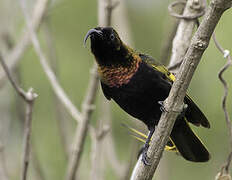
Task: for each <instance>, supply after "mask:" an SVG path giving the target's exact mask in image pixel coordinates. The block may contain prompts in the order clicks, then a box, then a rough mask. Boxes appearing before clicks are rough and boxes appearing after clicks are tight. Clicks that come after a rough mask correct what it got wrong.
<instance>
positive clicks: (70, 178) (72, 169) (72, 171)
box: [66, 64, 98, 180]
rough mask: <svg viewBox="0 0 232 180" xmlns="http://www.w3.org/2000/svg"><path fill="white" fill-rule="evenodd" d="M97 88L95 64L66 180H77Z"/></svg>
mask: <svg viewBox="0 0 232 180" xmlns="http://www.w3.org/2000/svg"><path fill="white" fill-rule="evenodd" d="M97 88H98V75H97V68H96V64H94V67H93V69H92V76H91V79H90V82H89V87H88V90H87V94H86V96H85V100H84V102H83V105H82V117H83V119H82V121H81V122H80V123H79V124H78V127H77V129H76V133H75V137H74V142H73V147H72V149H71V155H70V158H69V163H68V169H67V174H66V180H75V176H76V171H77V170H78V167H79V165H80V157H81V154H82V151H83V146H84V142H85V138H86V135H87V131H88V127H89V121H90V117H91V115H92V112H93V110H94V105H93V103H94V100H95V97H96V92H97Z"/></svg>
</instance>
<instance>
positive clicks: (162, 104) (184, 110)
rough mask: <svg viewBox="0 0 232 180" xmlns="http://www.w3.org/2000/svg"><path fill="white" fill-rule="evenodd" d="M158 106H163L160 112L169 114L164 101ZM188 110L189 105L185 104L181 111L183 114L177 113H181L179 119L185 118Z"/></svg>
mask: <svg viewBox="0 0 232 180" xmlns="http://www.w3.org/2000/svg"><path fill="white" fill-rule="evenodd" d="M158 104H160V105H161V106H160V110H161V111H162V112H167V110H166V109H165V107H164V102H163V101H158ZM187 108H188V104H185V103H184V105H183V109H182V111H181V112H177V113H180V114H179V115H178V117H177V119H182V118H183V117H185V113H186V111H187Z"/></svg>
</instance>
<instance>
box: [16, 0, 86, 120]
mask: <svg viewBox="0 0 232 180" xmlns="http://www.w3.org/2000/svg"><path fill="white" fill-rule="evenodd" d="M20 1H21V6H22V10H23V13H24V17H25V21H26V24H27V28H28V34H29V37H30V39H31V41H32V44H33V46H34V49H35V51H36V53H37V55H38V56H39V60H40V63H41V65H42V67H43V69H44V72H45V74H46V75H47V77H48V80H49V81H50V83H51V85H52V88H53V90H54V92H55V94H56V96H57V97H58V98H59V100H60V101H61V103H62V104H63V105H64V107H65V108H66V109H67V111H68V112H69V113H70V114H71V116H72V117H73V118H74V119H75V120H76V121H77V122H80V121H81V120H82V116H81V113H80V112H79V111H78V109H77V108H76V107H75V106H74V105H73V103H72V102H71V101H70V99H69V98H68V96H67V94H66V93H65V91H64V90H63V88H62V87H61V86H60V84H59V82H58V80H57V78H56V76H55V74H54V72H53V71H52V70H51V68H50V67H49V65H48V61H47V58H46V57H45V55H44V53H43V52H42V49H41V47H40V44H39V40H38V38H37V36H36V34H35V31H34V29H33V26H32V22H31V21H30V19H29V15H28V14H27V11H26V6H25V2H24V0H20ZM38 1H44V0H38Z"/></svg>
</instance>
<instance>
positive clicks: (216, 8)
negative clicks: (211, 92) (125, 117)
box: [131, 0, 232, 180]
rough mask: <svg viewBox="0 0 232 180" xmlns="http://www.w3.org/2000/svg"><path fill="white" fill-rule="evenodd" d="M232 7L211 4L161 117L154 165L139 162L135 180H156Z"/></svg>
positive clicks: (152, 150) (217, 1)
mask: <svg viewBox="0 0 232 180" xmlns="http://www.w3.org/2000/svg"><path fill="white" fill-rule="evenodd" d="M231 4H232V0H212V1H211V3H210V6H209V7H208V8H207V11H206V14H205V16H204V18H203V20H202V23H201V24H200V26H199V28H198V30H197V32H196V33H195V35H194V36H193V39H192V41H191V44H190V46H189V48H188V51H187V53H186V55H185V57H184V60H183V63H182V65H181V67H180V70H179V72H178V74H177V79H176V80H175V81H174V83H173V86H172V88H171V91H170V93H169V96H168V98H167V99H166V100H165V101H164V109H165V111H164V112H163V113H162V115H161V118H160V121H159V123H158V126H157V127H156V131H155V132H154V134H153V136H152V140H151V145H150V147H149V149H148V157H150V160H151V163H152V165H151V166H145V165H144V164H143V162H142V161H141V160H139V161H138V163H137V165H136V171H134V173H133V177H131V179H133V180H141V179H146V180H150V179H152V177H153V175H154V172H155V170H156V168H157V166H158V163H159V161H160V159H161V156H162V153H163V150H164V147H165V145H166V143H167V141H168V137H169V135H170V133H171V130H172V127H173V125H174V122H175V120H176V117H177V116H178V113H177V112H181V111H182V108H183V100H184V97H185V94H186V91H187V88H188V86H189V84H190V81H191V79H192V76H193V74H194V72H195V70H196V67H197V65H198V63H199V62H200V59H201V57H202V55H203V53H204V51H205V49H206V48H207V47H208V44H209V40H210V38H211V35H212V33H213V31H214V29H215V27H216V25H217V23H218V22H219V20H220V18H221V16H222V14H223V13H224V11H225V10H226V9H228V8H229V7H230V6H231Z"/></svg>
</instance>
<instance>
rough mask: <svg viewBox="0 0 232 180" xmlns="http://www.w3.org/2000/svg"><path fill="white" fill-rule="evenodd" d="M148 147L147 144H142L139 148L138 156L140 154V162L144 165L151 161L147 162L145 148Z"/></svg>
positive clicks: (148, 164)
mask: <svg viewBox="0 0 232 180" xmlns="http://www.w3.org/2000/svg"><path fill="white" fill-rule="evenodd" d="M148 148H149V145H148V144H146V143H145V144H144V145H143V147H142V148H141V149H140V151H139V154H138V157H139V156H140V155H141V154H142V162H143V164H144V165H146V166H150V165H151V163H149V157H148V156H147V150H148Z"/></svg>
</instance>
